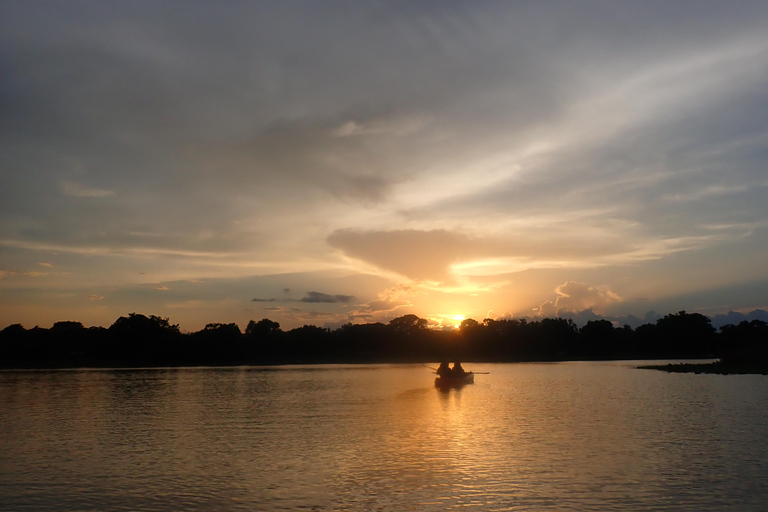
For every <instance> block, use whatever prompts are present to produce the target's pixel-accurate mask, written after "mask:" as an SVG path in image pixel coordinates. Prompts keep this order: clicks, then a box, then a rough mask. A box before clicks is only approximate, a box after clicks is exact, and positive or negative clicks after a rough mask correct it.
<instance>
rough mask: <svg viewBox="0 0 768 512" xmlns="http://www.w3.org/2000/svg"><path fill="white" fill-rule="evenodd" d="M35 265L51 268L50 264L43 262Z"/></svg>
mask: <svg viewBox="0 0 768 512" xmlns="http://www.w3.org/2000/svg"><path fill="white" fill-rule="evenodd" d="M37 264H38V265H40V266H41V267H48V268H51V267H53V265H51V264H50V263H45V262H44V261H38V262H37Z"/></svg>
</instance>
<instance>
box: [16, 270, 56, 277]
mask: <svg viewBox="0 0 768 512" xmlns="http://www.w3.org/2000/svg"><path fill="white" fill-rule="evenodd" d="M48 274H49V272H35V271H29V272H22V273H21V275H23V276H27V277H43V276H47V275H48Z"/></svg>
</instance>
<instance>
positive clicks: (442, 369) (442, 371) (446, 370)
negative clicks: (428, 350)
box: [435, 361, 451, 379]
mask: <svg viewBox="0 0 768 512" xmlns="http://www.w3.org/2000/svg"><path fill="white" fill-rule="evenodd" d="M435 373H437V376H438V377H440V378H441V379H442V378H445V377H450V376H451V369H450V367H449V366H448V361H443V362H442V363H440V366H439V367H438V368H437V371H436V372H435Z"/></svg>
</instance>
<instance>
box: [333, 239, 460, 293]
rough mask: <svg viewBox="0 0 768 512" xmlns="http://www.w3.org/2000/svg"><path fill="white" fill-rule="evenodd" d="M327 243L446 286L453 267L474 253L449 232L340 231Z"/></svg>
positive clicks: (348, 254)
mask: <svg viewBox="0 0 768 512" xmlns="http://www.w3.org/2000/svg"><path fill="white" fill-rule="evenodd" d="M328 243H329V244H330V245H331V246H332V247H335V248H337V249H340V250H341V251H342V252H343V253H344V254H345V255H347V256H349V257H351V258H356V259H359V260H363V261H365V262H368V263H371V264H373V265H375V266H377V267H379V268H381V269H384V270H389V271H392V272H396V273H398V274H401V275H403V276H406V277H408V278H410V279H413V280H430V281H439V282H444V281H448V280H450V279H451V276H450V271H449V270H450V265H451V264H452V263H455V262H457V261H460V260H461V259H462V258H466V257H468V256H469V255H471V254H472V253H473V252H474V249H473V241H472V240H471V239H470V238H469V237H466V236H464V235H461V234H457V233H452V232H450V231H446V230H432V231H419V230H398V231H353V230H337V231H335V232H333V233H332V234H331V235H330V236H329V237H328Z"/></svg>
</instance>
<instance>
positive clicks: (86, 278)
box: [0, 0, 768, 331]
mask: <svg viewBox="0 0 768 512" xmlns="http://www.w3.org/2000/svg"><path fill="white" fill-rule="evenodd" d="M0 66H2V68H1V69H2V72H1V73H0V130H2V132H1V133H2V136H1V137H0V328H3V327H5V326H6V325H9V324H12V323H22V324H23V325H24V326H25V327H28V328H29V327H33V326H35V325H40V326H42V327H48V326H50V325H52V324H53V322H55V321H59V320H76V321H81V322H83V323H84V324H85V325H104V326H108V325H110V324H111V323H112V322H114V320H115V319H116V318H117V317H118V316H121V315H127V314H128V313H131V312H138V313H144V314H148V315H149V314H155V315H159V316H163V317H169V318H170V320H171V322H172V323H179V324H181V328H182V329H183V330H187V331H192V330H198V329H200V328H202V327H203V326H204V325H205V324H206V323H209V322H223V323H229V322H236V323H238V325H239V326H240V327H241V328H245V325H246V324H247V323H248V320H250V319H255V320H259V319H261V318H265V317H266V318H270V319H272V320H275V321H278V322H280V324H281V327H282V328H284V329H288V328H293V327H297V326H301V325H303V324H314V325H318V326H330V327H336V326H338V325H341V324H343V323H346V322H354V323H364V322H373V321H384V322H386V321H389V320H390V319H391V318H393V317H396V316H401V315H404V314H409V313H414V314H417V315H419V316H421V317H423V318H427V319H428V320H429V321H430V322H431V323H432V324H433V325H435V326H438V325H443V326H448V325H455V324H457V323H458V322H460V321H461V319H462V318H464V317H471V318H475V319H477V320H482V319H483V318H486V317H492V318H497V317H510V316H514V317H521V316H530V317H536V316H539V315H545V316H555V315H557V314H560V315H568V314H577V313H578V314H579V315H580V316H579V315H577V316H579V317H580V318H582V319H583V318H589V317H591V316H594V315H601V316H606V317H608V318H610V319H613V320H617V321H624V317H626V315H634V316H635V317H637V318H639V319H645V318H646V316H645V315H646V313H648V312H649V311H655V312H656V313H658V314H666V313H670V312H677V311H679V310H683V309H684V310H687V311H689V312H694V311H695V312H701V313H705V314H710V315H714V314H717V313H724V312H728V311H731V310H733V311H740V312H744V313H746V312H749V311H751V310H753V309H768V264H767V263H766V262H768V200H766V197H767V195H768V194H767V192H768V2H765V1H764V0H763V1H755V2H722V1H715V2H707V1H688V2H667V1H658V2H655V1H647V2H616V1H612V2H582V1H570V0H569V1H563V2H548V1H543V2H542V1H531V2H482V1H480V2H476V1H472V2H452V1H441V2H417V1H402V2H398V1H393V2H372V1H371V2H360V1H349V2H342V1H327V2H325V1H324V2H311V1H303V2H291V1H279V2H225V3H216V2H210V1H207V2H198V1H190V0H185V1H175V2H169V1H153V2H137V1H135V0H130V1H124V2H122V1H114V0H111V1H108V2H80V1H66V2H45V1H41V2H37V1H36V2H31V1H27V0H24V1H13V0H8V1H4V2H2V3H0ZM585 310H586V312H585ZM648 318H652V316H649V317H648Z"/></svg>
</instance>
